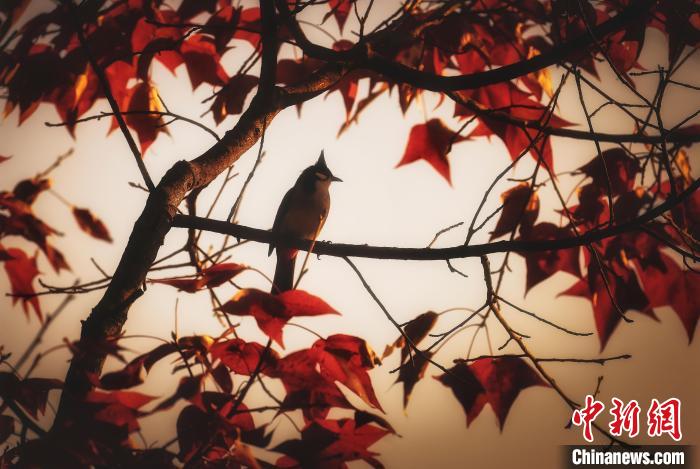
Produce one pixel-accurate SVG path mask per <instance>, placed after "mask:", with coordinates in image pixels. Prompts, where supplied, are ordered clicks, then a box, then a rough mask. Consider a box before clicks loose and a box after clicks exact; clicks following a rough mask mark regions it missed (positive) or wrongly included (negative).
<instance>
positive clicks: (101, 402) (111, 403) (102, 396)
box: [85, 391, 155, 433]
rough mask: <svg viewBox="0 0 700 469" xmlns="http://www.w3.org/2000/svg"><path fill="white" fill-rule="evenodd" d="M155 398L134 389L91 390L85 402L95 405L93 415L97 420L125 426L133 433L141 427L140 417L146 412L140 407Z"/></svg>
mask: <svg viewBox="0 0 700 469" xmlns="http://www.w3.org/2000/svg"><path fill="white" fill-rule="evenodd" d="M153 399H155V397H153V396H147V395H145V394H141V393H138V392H134V391H113V392H109V393H105V392H100V391H91V392H90V393H89V394H88V395H87V396H86V397H85V402H86V403H87V404H92V405H94V407H95V411H94V413H93V414H92V416H93V418H94V419H95V420H98V421H101V422H106V423H109V424H112V425H115V426H117V427H124V428H126V429H127V431H128V432H129V433H131V432H135V431H136V430H138V429H139V428H141V427H140V425H139V422H138V418H139V417H141V416H143V415H145V414H144V413H143V412H142V411H141V410H139V409H140V408H141V407H143V406H144V405H146V404H148V403H149V402H151V401H152V400H153Z"/></svg>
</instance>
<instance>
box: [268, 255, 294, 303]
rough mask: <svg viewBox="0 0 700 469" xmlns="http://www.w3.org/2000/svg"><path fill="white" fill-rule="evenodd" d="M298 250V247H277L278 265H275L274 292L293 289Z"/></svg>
mask: <svg viewBox="0 0 700 469" xmlns="http://www.w3.org/2000/svg"><path fill="white" fill-rule="evenodd" d="M297 252H298V251H297V250H296V249H285V248H277V266H276V267H275V278H274V279H273V285H272V293H282V292H283V291H287V290H291V289H292V287H293V285H294V263H295V261H296V258H297Z"/></svg>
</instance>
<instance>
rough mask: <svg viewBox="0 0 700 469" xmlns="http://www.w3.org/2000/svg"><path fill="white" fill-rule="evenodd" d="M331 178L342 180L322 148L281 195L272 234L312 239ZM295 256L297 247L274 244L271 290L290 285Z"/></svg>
mask: <svg viewBox="0 0 700 469" xmlns="http://www.w3.org/2000/svg"><path fill="white" fill-rule="evenodd" d="M333 181H337V182H342V179H340V178H338V177H335V176H333V173H331V170H330V169H328V166H326V160H325V158H324V157H323V151H321V156H319V158H318V161H317V162H316V163H315V164H314V165H312V166H309V167H308V168H306V169H305V170H304V171H302V173H301V174H300V175H299V178H298V179H297V182H296V183H294V186H293V187H292V188H291V189H289V191H287V193H286V194H285V196H284V198H283V199H282V202H281V203H280V206H279V208H278V209H277V215H276V216H275V222H274V224H273V225H272V233H273V234H274V235H275V236H289V237H292V238H303V239H311V240H315V239H316V237H317V236H318V233H319V232H320V231H321V228H322V227H323V224H324V223H325V221H326V217H327V216H328V210H329V209H330V207H331V197H330V194H329V192H328V189H329V187H330V185H331V182H333ZM273 249H275V246H274V245H272V244H270V250H269V252H268V255H270V254H272V250H273ZM296 257H297V250H296V249H292V248H284V247H277V266H276V268H275V278H274V280H273V286H272V292H273V293H277V292H283V291H286V290H291V289H292V286H293V279H294V262H295V260H296Z"/></svg>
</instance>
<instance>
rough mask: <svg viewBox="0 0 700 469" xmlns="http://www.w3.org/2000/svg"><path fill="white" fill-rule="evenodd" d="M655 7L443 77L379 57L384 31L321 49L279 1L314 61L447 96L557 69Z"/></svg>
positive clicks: (643, 6) (647, 1)
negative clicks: (377, 42) (518, 56)
mask: <svg viewBox="0 0 700 469" xmlns="http://www.w3.org/2000/svg"><path fill="white" fill-rule="evenodd" d="M655 4H656V0H640V1H638V2H636V3H635V4H634V5H633V6H629V7H627V8H626V9H625V10H624V11H622V12H620V13H619V14H617V15H616V16H615V17H613V18H611V19H609V20H607V21H605V22H603V23H601V24H599V25H598V26H596V27H595V28H592V30H591V34H588V33H587V34H582V35H581V36H578V37H576V38H573V39H571V40H569V41H567V42H566V43H563V44H560V45H558V46H556V47H553V48H552V49H551V50H550V51H548V52H546V53H543V54H540V55H537V56H535V57H532V58H530V59H527V60H522V61H520V62H516V63H513V64H510V65H505V66H503V67H500V68H496V69H492V70H487V71H483V72H478V73H472V74H468V75H458V76H439V75H434V74H431V73H426V72H421V71H419V70H416V69H413V68H410V67H407V66H405V65H402V64H400V63H397V62H394V61H393V60H390V59H387V58H385V57H382V56H381V55H378V54H377V53H375V52H374V51H373V49H372V38H373V37H376V36H380V37H381V33H382V31H379V32H377V33H375V34H373V35H370V36H367V38H366V39H367V42H362V43H359V44H358V45H356V46H355V47H353V48H352V49H349V50H346V51H335V50H333V49H329V48H327V47H323V46H320V45H318V44H315V43H313V42H311V41H310V40H309V39H308V38H307V37H306V35H305V34H304V32H303V31H302V29H301V27H300V26H299V23H298V22H297V21H296V20H295V19H294V17H293V16H292V14H291V12H290V11H289V7H288V5H287V2H286V1H285V0H277V9H278V11H279V12H280V16H281V17H282V19H283V20H284V21H285V24H286V26H287V28H288V29H289V30H290V31H291V33H292V35H293V36H294V39H295V41H296V42H297V44H298V45H299V47H301V49H302V50H303V51H304V53H305V54H306V55H308V56H310V57H313V58H316V59H320V60H324V61H327V62H346V63H353V64H354V65H355V66H356V67H357V68H362V69H369V70H373V71H375V72H378V73H381V74H382V75H384V76H385V77H387V78H389V79H391V80H393V81H396V82H401V83H407V84H409V85H413V86H415V87H417V88H423V89H426V90H432V91H440V92H445V91H457V90H466V89H474V88H480V87H482V86H487V85H492V84H494V83H501V82H504V81H509V80H512V79H514V78H518V77H521V76H525V75H527V74H528V73H532V72H536V71H538V70H541V69H543V68H546V67H549V66H551V65H555V64H557V63H559V62H562V61H564V60H566V59H567V58H569V57H570V56H572V55H573V54H576V53H580V52H581V50H582V49H585V48H587V47H588V46H590V45H591V44H593V42H594V40H595V38H596V37H599V38H600V37H604V36H607V35H608V34H611V33H614V32H617V31H620V30H621V29H623V28H624V27H625V26H627V25H629V24H630V23H632V22H633V21H640V19H641V17H643V16H645V15H647V14H648V13H649V10H650V9H651V7H652V6H653V5H655Z"/></svg>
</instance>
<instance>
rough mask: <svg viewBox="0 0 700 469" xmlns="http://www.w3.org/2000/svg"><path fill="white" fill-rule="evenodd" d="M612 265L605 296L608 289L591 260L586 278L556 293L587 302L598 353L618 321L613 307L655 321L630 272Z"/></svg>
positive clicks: (618, 316)
mask: <svg viewBox="0 0 700 469" xmlns="http://www.w3.org/2000/svg"><path fill="white" fill-rule="evenodd" d="M613 266H614V267H613V271H612V272H609V271H607V269H606V276H607V277H606V278H607V280H608V286H609V289H610V292H609V293H608V287H606V286H605V280H604V279H603V278H602V276H601V273H600V268H599V267H598V265H597V264H596V263H595V262H593V261H591V262H590V263H589V265H588V275H587V276H586V278H584V279H582V280H579V281H578V282H576V283H575V284H574V285H573V286H571V288H569V289H568V290H566V291H564V292H562V293H560V295H570V296H580V297H583V298H586V299H588V300H590V301H591V303H592V304H593V317H594V319H595V326H596V330H597V331H598V338H599V339H600V349H601V350H602V349H603V348H605V345H606V344H607V343H608V340H609V339H610V336H611V335H612V333H613V332H614V331H615V328H617V325H618V324H619V323H620V320H621V319H622V316H621V314H620V311H618V310H617V308H616V307H615V304H617V305H618V306H619V308H620V310H621V312H622V313H626V312H627V311H631V310H634V311H639V312H641V313H642V314H646V315H648V316H651V317H652V318H655V316H654V313H653V312H652V310H651V306H650V304H649V300H648V299H647V296H646V295H645V294H644V291H643V290H642V288H641V287H640V286H639V282H638V281H637V277H636V275H635V274H634V272H633V271H632V270H630V269H628V268H626V267H624V266H620V265H619V263H617V262H613ZM612 298H614V299H615V303H613V301H612Z"/></svg>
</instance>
